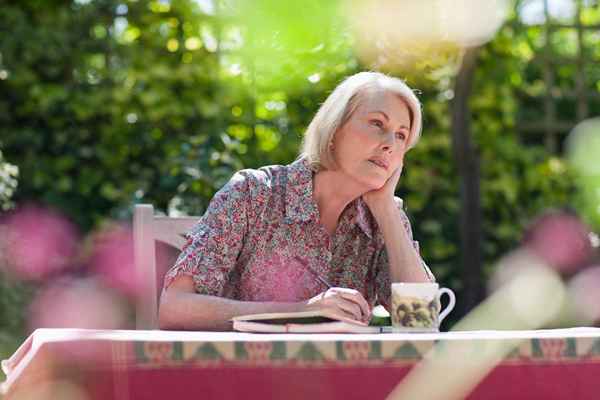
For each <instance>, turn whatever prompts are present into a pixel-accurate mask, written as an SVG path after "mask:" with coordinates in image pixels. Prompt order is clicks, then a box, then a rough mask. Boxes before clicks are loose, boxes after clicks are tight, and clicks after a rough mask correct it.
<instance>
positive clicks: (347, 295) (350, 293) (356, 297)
mask: <svg viewBox="0 0 600 400" xmlns="http://www.w3.org/2000/svg"><path fill="white" fill-rule="evenodd" d="M333 290H334V291H335V292H336V293H339V295H340V296H341V297H342V298H344V299H346V300H349V301H352V302H354V303H355V304H357V305H358V306H359V307H360V309H361V311H362V315H363V316H362V318H361V319H362V320H367V319H369V318H370V316H371V309H370V307H369V303H367V301H366V300H365V298H364V297H363V296H362V294H360V292H359V291H357V290H354V289H346V288H334V289H333Z"/></svg>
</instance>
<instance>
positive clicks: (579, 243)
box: [524, 212, 592, 274]
mask: <svg viewBox="0 0 600 400" xmlns="http://www.w3.org/2000/svg"><path fill="white" fill-rule="evenodd" d="M524 241H525V246H526V248H528V249H529V250H531V251H533V252H534V253H535V254H537V255H538V256H539V257H541V258H542V259H543V260H544V261H546V262H547V263H548V264H550V266H552V267H553V268H556V269H557V270H558V271H560V272H563V273H567V274H569V273H573V272H575V271H576V270H577V268H578V267H581V266H582V265H583V264H584V263H585V261H586V260H587V259H588V258H589V257H590V255H591V251H592V247H591V243H590V239H589V230H588V229H587V227H586V226H585V225H584V224H583V223H582V222H581V221H580V220H579V218H577V217H576V216H574V215H570V214H567V213H557V212H555V213H549V214H546V215H544V216H542V217H541V218H539V219H538V220H537V221H536V222H535V223H534V224H533V225H532V226H531V227H530V228H529V230H528V232H527V234H526V235H525V240H524Z"/></svg>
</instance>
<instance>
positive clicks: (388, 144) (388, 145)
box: [381, 133, 396, 152]
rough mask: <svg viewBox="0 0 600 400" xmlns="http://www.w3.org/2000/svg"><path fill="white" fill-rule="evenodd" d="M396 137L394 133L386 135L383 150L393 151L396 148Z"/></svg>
mask: <svg viewBox="0 0 600 400" xmlns="http://www.w3.org/2000/svg"><path fill="white" fill-rule="evenodd" d="M395 139H396V138H395V136H394V134H393V133H391V134H387V135H385V140H384V141H383V143H382V147H381V149H382V150H383V151H390V152H391V151H392V149H393V148H394V142H395Z"/></svg>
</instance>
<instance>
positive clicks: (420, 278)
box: [371, 202, 430, 282]
mask: <svg viewBox="0 0 600 400" xmlns="http://www.w3.org/2000/svg"><path fill="white" fill-rule="evenodd" d="M371 211H372V212H373V215H374V217H375V220H376V221H377V225H378V226H379V229H381V231H382V233H383V239H384V241H385V247H386V250H387V254H388V259H389V264H390V278H391V281H392V282H429V281H430V279H429V276H428V275H427V272H426V271H425V268H424V267H423V264H422V260H421V256H419V254H418V252H417V250H416V249H415V247H414V246H413V243H412V240H411V239H410V237H409V235H408V233H407V232H406V230H405V229H404V226H403V225H402V215H401V211H400V210H399V209H398V207H397V206H396V204H394V203H393V202H390V204H389V205H387V206H385V207H383V208H382V209H379V210H371Z"/></svg>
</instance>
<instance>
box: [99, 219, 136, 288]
mask: <svg viewBox="0 0 600 400" xmlns="http://www.w3.org/2000/svg"><path fill="white" fill-rule="evenodd" d="M92 246H93V249H92V254H91V258H90V267H91V269H92V271H93V272H94V273H95V274H96V275H97V276H98V277H99V278H100V279H102V280H103V281H104V282H105V284H106V285H108V286H109V287H111V288H113V289H116V290H118V291H119V292H121V293H123V294H125V295H126V296H128V297H133V298H135V297H137V295H138V293H139V290H140V285H139V282H138V279H137V276H136V272H135V266H134V263H133V234H132V231H131V229H130V228H129V227H126V226H117V227H114V228H111V229H110V230H108V231H105V232H101V233H98V234H96V235H95V237H94V238H93V241H92Z"/></svg>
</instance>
